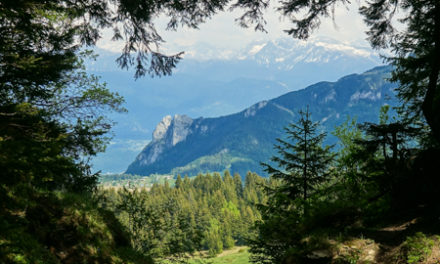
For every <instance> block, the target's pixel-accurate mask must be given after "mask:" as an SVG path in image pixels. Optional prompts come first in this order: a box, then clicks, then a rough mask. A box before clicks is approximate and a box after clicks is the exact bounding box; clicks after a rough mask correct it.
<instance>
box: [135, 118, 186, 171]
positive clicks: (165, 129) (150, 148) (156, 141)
mask: <svg viewBox="0 0 440 264" xmlns="http://www.w3.org/2000/svg"><path fill="white" fill-rule="evenodd" d="M193 121H194V120H193V119H191V118H190V117H188V116H186V115H175V116H174V117H171V116H170V115H167V116H165V117H164V118H163V119H162V120H161V121H160V122H159V124H158V125H157V126H156V128H155V129H154V131H153V137H152V140H151V142H150V143H149V144H148V145H147V146H146V147H145V148H144V149H143V150H142V152H141V153H140V154H139V155H138V156H137V157H136V160H135V162H133V163H132V164H131V165H130V167H138V166H148V165H150V164H153V163H154V162H156V161H157V160H158V159H160V155H161V154H162V153H163V152H164V151H166V150H167V149H170V148H172V147H174V146H175V145H176V144H177V143H179V142H181V141H184V140H185V139H186V137H187V136H188V135H189V134H190V133H191V124H192V123H193ZM128 170H130V168H129V169H128Z"/></svg>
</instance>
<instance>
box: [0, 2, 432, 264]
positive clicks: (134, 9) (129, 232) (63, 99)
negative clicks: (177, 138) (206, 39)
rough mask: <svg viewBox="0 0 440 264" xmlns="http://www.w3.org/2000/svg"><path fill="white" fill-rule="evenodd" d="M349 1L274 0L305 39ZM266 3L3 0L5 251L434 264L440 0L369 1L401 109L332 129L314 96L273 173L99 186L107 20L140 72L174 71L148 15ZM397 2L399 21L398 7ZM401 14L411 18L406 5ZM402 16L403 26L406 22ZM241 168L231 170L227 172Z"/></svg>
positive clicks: (256, 22)
mask: <svg viewBox="0 0 440 264" xmlns="http://www.w3.org/2000/svg"><path fill="white" fill-rule="evenodd" d="M347 3H348V1H345V0H320V1H314V0H287V1H280V2H279V3H278V4H279V8H278V11H279V12H280V14H281V15H282V16H284V17H287V18H288V19H289V20H291V22H292V25H293V27H292V28H291V29H288V30H287V33H288V34H289V35H291V36H292V37H295V38H300V39H307V38H308V37H309V36H310V34H312V31H313V30H315V29H317V28H318V27H319V25H320V19H321V18H322V17H327V16H333V15H334V13H333V12H332V10H333V8H334V7H335V5H337V4H342V5H345V4H347ZM268 5H269V1H261V0H251V1H248V0H238V1H237V2H231V1H226V0H225V1H210V0H208V1H197V0H189V1H141V0H133V1H118V0H110V1H104V0H97V1H86V0H78V1H70V0H60V1H44V0H43V1H40V0H14V1H9V0H6V1H1V2H0V36H1V37H0V263H154V262H159V261H163V260H167V261H179V262H182V261H183V262H185V261H187V260H188V257H190V256H191V254H194V253H195V252H197V251H202V250H206V251H207V252H208V253H209V255H211V256H214V255H216V254H218V253H220V252H222V250H224V249H228V248H231V247H233V246H236V245H248V246H249V247H250V251H251V253H252V256H251V261H252V262H255V263H439V261H440V237H439V234H440V230H439V227H440V225H439V217H440V207H439V206H440V203H439V196H438V189H439V186H440V174H439V172H438V168H437V167H438V166H437V164H438V162H439V161H440V101H439V100H440V2H439V1H438V0H371V1H360V3H359V6H360V8H359V13H360V14H362V15H363V16H364V20H365V23H366V25H367V26H368V28H369V30H368V32H367V34H368V40H369V41H370V43H371V45H372V46H373V47H374V48H377V49H380V48H389V49H390V50H391V52H392V55H391V56H389V57H388V58H386V60H387V61H388V63H390V64H391V65H392V66H393V73H392V78H391V81H394V82H398V83H399V87H398V88H397V91H396V92H397V94H398V98H399V99H400V101H401V103H402V104H401V106H400V107H399V108H397V109H395V110H396V112H397V114H396V115H391V114H389V112H390V111H389V110H390V109H389V108H388V107H387V106H384V107H383V108H382V110H381V112H380V113H378V116H380V122H379V123H378V124H375V123H365V124H357V123H356V121H355V120H352V119H350V118H348V119H347V121H346V122H345V123H344V124H341V125H340V126H338V127H336V128H335V130H334V131H333V132H332V133H334V134H335V135H336V136H337V137H338V138H339V142H338V145H336V146H334V147H333V148H332V147H328V146H322V142H323V139H324V137H325V134H323V133H321V132H320V131H319V124H318V123H315V122H314V121H313V113H309V112H308V110H306V109H304V110H303V111H305V112H301V114H300V116H301V117H300V119H299V120H292V122H291V124H290V125H288V126H287V127H286V136H285V137H283V138H280V139H279V141H278V142H279V145H277V146H275V148H277V150H278V151H279V156H276V157H274V158H273V159H272V160H271V161H263V166H264V167H265V168H266V170H267V172H268V173H269V174H270V175H271V176H270V178H268V179H265V178H261V177H259V176H258V175H256V174H253V173H248V174H247V175H246V178H245V181H244V182H242V180H241V179H242V178H241V177H240V175H234V176H231V175H230V173H229V172H224V175H220V174H218V173H212V174H206V175H198V176H196V177H194V178H192V179H189V178H188V177H184V178H183V179H182V178H181V177H180V176H179V177H177V179H176V181H175V184H174V186H170V185H169V184H168V183H164V184H163V185H159V184H156V185H154V186H152V187H151V188H150V189H142V188H140V189H124V188H123V189H116V188H109V189H105V188H99V187H98V185H97V182H98V181H97V180H98V177H99V174H98V173H95V172H92V171H91V166H90V158H91V157H92V156H94V155H96V154H97V153H98V152H101V151H104V150H105V145H106V144H107V143H108V142H109V136H108V132H109V131H110V130H111V126H112V121H111V120H109V119H108V118H107V116H109V114H110V113H111V112H124V111H125V109H124V107H123V102H124V100H123V98H122V97H120V96H119V95H118V94H116V93H112V92H110V91H109V90H108V89H107V88H106V85H105V84H103V83H101V82H100V81H99V77H96V76H93V75H90V74H88V73H87V72H86V71H85V69H84V60H85V59H86V58H90V57H93V54H92V52H90V51H87V48H90V47H93V46H94V45H95V44H96V42H97V41H98V40H99V39H100V37H101V34H102V32H103V30H104V29H106V28H107V29H111V30H112V32H113V38H114V39H116V40H123V41H124V42H125V46H124V48H123V50H122V51H121V56H120V57H119V59H118V60H117V63H118V64H119V66H120V67H121V68H125V69H127V68H133V69H134V70H135V75H134V78H141V77H143V76H145V75H150V76H161V75H169V74H171V73H172V69H173V68H174V67H175V66H176V64H177V63H178V62H179V60H180V59H181V54H180V53H179V54H172V55H167V54H163V53H162V52H161V50H160V49H159V48H160V44H161V43H162V42H163V41H164V40H163V39H162V38H161V36H160V35H159V34H158V33H157V31H156V29H155V27H154V23H153V22H154V18H156V17H158V16H159V15H161V14H165V15H166V16H167V17H168V18H169V22H168V28H169V29H177V28H178V27H179V26H182V25H184V26H188V27H191V28H197V26H198V25H199V24H201V23H203V22H204V21H206V20H207V19H209V18H210V17H212V16H213V15H214V14H216V13H218V12H221V11H224V10H225V9H228V8H232V9H243V10H244V13H243V15H242V16H241V17H239V18H238V19H237V21H238V22H239V24H240V25H241V26H244V27H248V26H253V27H254V28H255V30H262V31H264V30H265V20H264V17H263V11H264V10H265V9H267V8H268ZM397 13H399V14H400V15H401V17H399V21H398V22H399V23H400V25H399V26H396V23H397V22H396V17H395V14H397ZM402 16H403V17H402ZM401 28H403V29H401ZM231 173H234V172H231Z"/></svg>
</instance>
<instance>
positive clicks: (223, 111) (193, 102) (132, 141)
mask: <svg viewBox="0 0 440 264" xmlns="http://www.w3.org/2000/svg"><path fill="white" fill-rule="evenodd" d="M261 45H264V47H261V48H260V49H258V48H256V46H257V47H260V46H261ZM196 48H198V47H196ZM207 49H210V48H209V47H207ZM189 51H190V50H189ZM213 52H214V53H215V50H213ZM98 53H100V54H101V53H102V55H101V56H100V57H98V60H97V61H96V62H88V66H87V70H88V71H89V72H91V73H94V74H97V75H100V76H102V80H103V81H105V82H107V84H108V87H109V88H110V89H111V90H112V91H117V92H118V93H119V94H121V95H122V96H124V98H125V99H126V102H127V103H126V108H127V109H128V110H129V112H128V114H124V115H120V114H117V115H114V116H112V118H113V119H114V120H115V121H116V122H117V125H116V126H115V128H114V134H115V137H114V139H113V140H112V142H111V144H110V145H109V146H108V147H107V150H106V152H105V153H102V154H99V155H98V157H97V158H96V159H95V160H94V167H95V169H97V170H102V171H103V172H122V171H123V170H124V169H126V167H127V164H129V163H130V162H132V161H133V160H134V158H135V157H136V155H137V154H138V153H139V151H140V150H142V146H145V143H146V142H148V141H149V140H150V139H152V138H151V135H152V132H153V131H152V130H153V129H154V127H155V126H156V124H158V123H159V122H160V121H161V119H162V117H164V116H166V115H170V114H171V115H175V114H180V113H185V114H186V115H188V116H190V117H193V118H194V117H195V118H197V117H200V116H204V117H217V116H222V115H228V114H233V113H236V112H238V111H241V110H242V109H244V108H246V107H248V106H249V105H252V104H254V103H255V102H258V101H262V100H267V99H269V98H274V97H277V96H280V95H283V94H285V93H287V92H289V91H294V90H298V89H299V88H304V87H306V86H307V85H310V84H313V83H316V82H318V81H322V80H328V81H334V80H337V78H339V77H341V76H344V75H346V74H348V73H354V72H358V73H359V72H363V71H365V70H367V69H370V68H372V67H374V66H377V65H378V64H380V59H379V57H378V56H377V54H375V53H374V52H373V51H372V50H371V49H370V48H368V47H363V46H356V45H352V46H351V45H350V44H345V43H341V42H339V41H336V40H332V39H315V40H313V39H312V40H311V41H310V42H300V41H296V40H293V39H280V40H273V41H269V42H255V43H251V44H250V45H249V46H248V47H245V48H243V49H242V50H240V51H237V53H235V54H234V55H233V56H231V57H229V58H228V59H221V58H219V57H216V58H214V57H213V58H210V57H209V56H208V55H209V54H208V55H207V56H206V59H205V60H203V61H202V60H196V59H195V58H192V57H191V56H186V57H185V58H184V60H183V61H181V62H180V63H179V64H178V65H177V68H176V69H175V71H174V73H173V75H172V76H166V77H162V78H152V79H151V78H149V77H145V78H140V79H138V80H134V79H133V72H130V71H121V70H120V69H118V68H117V66H116V64H115V59H116V58H117V56H118V54H115V53H110V52H105V51H98ZM214 53H213V54H214ZM280 58H285V59H284V60H283V61H281V60H280ZM266 60H267V61H268V62H269V63H266ZM335 65H337V67H335Z"/></svg>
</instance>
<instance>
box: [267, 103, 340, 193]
mask: <svg viewBox="0 0 440 264" xmlns="http://www.w3.org/2000/svg"><path fill="white" fill-rule="evenodd" d="M299 114H300V119H299V120H298V122H297V123H296V124H295V123H291V124H289V125H288V126H287V127H286V128H285V131H286V134H287V140H285V139H280V138H278V139H277V141H278V143H279V144H278V145H275V148H276V149H277V150H278V154H279V156H274V157H272V159H271V160H272V162H274V163H276V164H277V165H278V168H276V167H274V166H272V165H271V164H267V163H262V165H263V166H264V167H265V171H266V172H267V173H268V174H269V175H271V177H273V178H274V179H279V180H281V182H282V185H281V186H280V187H279V189H278V190H277V191H279V192H282V193H285V194H286V195H287V197H288V199H289V200H294V199H297V198H299V197H300V198H301V199H302V200H303V201H304V202H306V201H307V199H308V198H309V197H310V195H311V194H312V193H313V191H314V189H315V187H316V186H317V185H319V184H320V183H322V182H324V181H326V180H327V176H328V167H329V165H330V163H331V162H332V161H333V158H334V155H333V154H331V152H330V148H331V147H330V146H326V147H324V148H323V147H322V142H323V140H324V138H325V137H326V133H319V132H318V127H319V122H312V120H311V114H310V112H309V109H308V107H307V109H306V111H305V112H304V111H300V112H299Z"/></svg>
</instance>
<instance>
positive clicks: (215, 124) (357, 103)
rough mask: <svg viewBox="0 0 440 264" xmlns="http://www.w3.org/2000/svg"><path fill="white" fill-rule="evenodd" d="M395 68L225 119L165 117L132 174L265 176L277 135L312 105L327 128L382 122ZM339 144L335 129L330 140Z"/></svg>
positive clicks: (379, 69) (286, 97)
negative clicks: (347, 123)
mask: <svg viewBox="0 0 440 264" xmlns="http://www.w3.org/2000/svg"><path fill="white" fill-rule="evenodd" d="M390 71H391V68H390V67H389V66H383V67H377V68H374V69H372V70H369V71H367V72H365V73H362V74H352V75H348V76H345V77H343V78H341V79H339V80H338V81H336V82H319V83H316V84H314V85H311V86H309V87H307V88H305V89H303V90H299V91H293V92H289V93H287V94H285V95H282V96H280V97H277V98H275V99H272V100H268V101H261V102H259V103H257V104H254V105H253V106H251V107H249V108H247V109H245V110H243V111H241V112H238V113H235V114H231V115H227V116H222V117H217V118H197V119H192V118H190V117H188V116H185V115H174V117H171V116H169V115H168V116H165V117H164V118H163V119H162V120H161V121H160V122H159V124H158V125H157V126H156V129H155V130H154V132H153V136H152V141H151V142H150V143H149V144H148V145H147V146H146V147H145V148H144V149H143V150H142V151H141V152H140V154H139V155H138V156H137V157H136V159H135V161H134V162H133V163H131V165H130V166H129V167H128V169H127V171H126V173H128V174H139V175H150V174H154V173H159V174H168V173H173V174H177V173H180V174H188V175H194V174H197V173H199V172H208V171H223V170H225V169H229V170H231V171H232V172H238V173H240V174H241V175H245V173H246V172H247V171H255V172H257V173H260V174H263V175H264V173H263V172H262V168H261V167H260V165H259V162H260V161H265V162H266V161H269V159H270V157H271V156H273V155H274V154H275V150H274V148H273V145H274V143H275V142H276V138H280V137H284V136H285V135H284V134H283V127H285V126H286V125H288V124H289V123H290V122H295V121H296V120H297V118H298V116H299V115H298V111H299V110H300V109H304V108H305V107H306V106H309V108H310V111H311V113H312V118H313V120H315V121H320V122H321V124H322V127H321V129H322V130H324V131H326V132H331V131H332V130H333V129H334V127H335V126H336V125H339V124H341V123H342V122H344V121H345V120H346V119H347V117H348V116H350V117H356V118H357V120H358V122H365V121H370V122H371V121H372V122H377V121H378V113H379V109H380V107H381V106H382V105H384V104H389V105H392V106H393V105H396V104H397V100H396V99H395V96H394V88H395V87H396V84H393V83H389V82H388V81H387V78H389V77H390ZM335 142H336V139H335V137H334V136H332V135H331V134H330V133H329V137H328V138H327V141H326V143H328V144H331V143H335Z"/></svg>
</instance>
